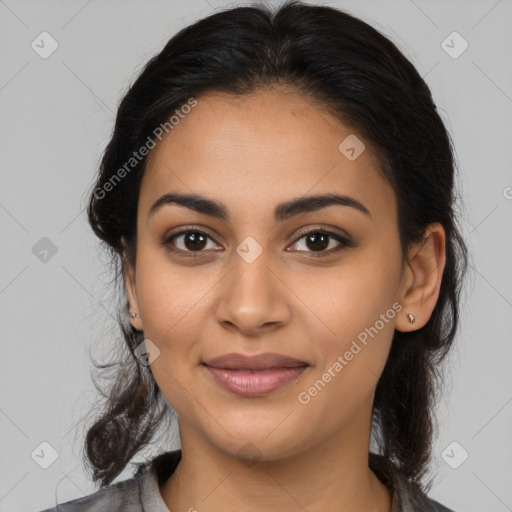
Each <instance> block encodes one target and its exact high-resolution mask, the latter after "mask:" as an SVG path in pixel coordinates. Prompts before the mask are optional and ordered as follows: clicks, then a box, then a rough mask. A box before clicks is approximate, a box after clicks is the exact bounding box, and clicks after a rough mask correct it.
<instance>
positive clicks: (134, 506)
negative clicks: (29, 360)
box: [41, 450, 453, 512]
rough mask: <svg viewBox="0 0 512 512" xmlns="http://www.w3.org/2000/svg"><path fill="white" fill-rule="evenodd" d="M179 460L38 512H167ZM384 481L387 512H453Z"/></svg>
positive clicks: (163, 457) (155, 463) (167, 456)
mask: <svg viewBox="0 0 512 512" xmlns="http://www.w3.org/2000/svg"><path fill="white" fill-rule="evenodd" d="M180 459H181V450H174V451H171V452H165V453H163V454H160V455H158V456H157V457H155V458H154V459H152V460H150V461H148V462H145V463H141V464H139V466H138V469H137V471H136V473H135V475H134V476H133V477H132V478H130V479H127V480H123V481H121V482H117V483H115V484H111V485H110V486H107V487H104V488H102V489H100V490H99V491H96V492H94V493H92V494H89V495H87V496H84V497H82V498H78V499H75V500H72V501H68V502H66V503H63V504H61V505H57V506H55V507H54V508H49V509H46V510H43V511H41V512H170V510H169V509H168V508H167V505H166V504H165V502H164V500H163V499H162V496H161V494H160V489H159V484H161V483H163V482H165V481H166V480H167V479H168V478H169V476H170V475H171V474H172V473H173V472H174V470H175V469H176V467H177V466H178V463H179V461H180ZM377 476H379V478H381V479H382V477H385V475H381V474H378V475H377ZM387 477H388V478H387V481H388V482H390V483H391V486H390V490H391V491H392V505H391V512H453V510H450V509H448V508H446V507H444V506H443V505H441V504H440V503H438V502H437V501H434V500H432V499H430V498H428V497H427V496H426V495H425V494H423V493H422V492H420V491H416V492H415V491H412V490H411V488H410V486H409V485H407V483H406V482H405V481H404V480H403V479H402V478H400V477H398V476H397V475H394V476H390V475H387ZM384 479H385V478H384ZM198 510H199V508H198Z"/></svg>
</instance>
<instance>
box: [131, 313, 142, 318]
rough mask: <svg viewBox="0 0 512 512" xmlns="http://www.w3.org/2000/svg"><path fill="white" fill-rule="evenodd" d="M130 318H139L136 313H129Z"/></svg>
mask: <svg viewBox="0 0 512 512" xmlns="http://www.w3.org/2000/svg"><path fill="white" fill-rule="evenodd" d="M130 318H140V315H139V314H138V313H130Z"/></svg>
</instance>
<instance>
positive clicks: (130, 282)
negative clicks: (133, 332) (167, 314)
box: [122, 238, 143, 331]
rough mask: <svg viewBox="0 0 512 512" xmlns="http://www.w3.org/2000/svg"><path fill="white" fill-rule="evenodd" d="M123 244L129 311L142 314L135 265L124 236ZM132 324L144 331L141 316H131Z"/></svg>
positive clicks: (123, 267) (124, 273) (123, 266)
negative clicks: (129, 256) (131, 259)
mask: <svg viewBox="0 0 512 512" xmlns="http://www.w3.org/2000/svg"><path fill="white" fill-rule="evenodd" d="M122 244H123V247H124V250H123V265H122V269H123V270H122V272H123V281H124V286H125V290H126V298H127V299H128V304H127V305H128V312H129V314H130V313H137V314H138V315H140V314H141V313H140V308H139V301H138V299H137V287H136V282H135V269H134V268H133V265H132V264H131V262H130V260H129V258H128V256H127V249H126V242H125V240H124V238H123V239H122ZM130 324H131V325H132V326H133V327H134V328H135V329H137V330H138V331H142V330H143V329H142V319H141V318H140V316H138V317H135V318H131V317H130Z"/></svg>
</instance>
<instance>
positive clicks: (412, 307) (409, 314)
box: [395, 222, 446, 332]
mask: <svg viewBox="0 0 512 512" xmlns="http://www.w3.org/2000/svg"><path fill="white" fill-rule="evenodd" d="M445 239H446V235H445V231H444V228H443V226H442V225H441V224H440V223H438V222H436V223H432V224H430V225H429V226H428V228H427V229H426V231H425V236H424V238H423V240H422V241H421V242H420V243H417V244H414V245H413V246H411V248H410V250H409V254H408V259H407V262H406V263H405V270H404V273H403V278H402V286H401V292H400V293H401V295H400V297H399V301H400V303H401V304H402V306H403V309H402V313H401V314H400V315H399V316H398V317H397V319H396V321H395V329H396V330H398V331H402V332H408V331H412V330H416V329H420V328H421V327H423V326H424V325H425V324H426V323H427V322H428V320H429V319H430V317H431V315H432V311H433V310H434V307H435V305H436V303H437V299H438V297H439V291H440V289H441V283H442V277H443V271H444V268H445V264H446V253H445Z"/></svg>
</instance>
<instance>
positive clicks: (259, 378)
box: [203, 364, 308, 397]
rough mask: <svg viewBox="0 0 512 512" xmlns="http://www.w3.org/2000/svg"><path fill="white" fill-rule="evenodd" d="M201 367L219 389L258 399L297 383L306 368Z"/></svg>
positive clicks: (301, 366) (306, 366)
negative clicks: (294, 382)
mask: <svg viewBox="0 0 512 512" xmlns="http://www.w3.org/2000/svg"><path fill="white" fill-rule="evenodd" d="M203 366H204V367H205V368H206V370H207V371H208V372H209V374H210V375H211V376H212V377H213V380H214V382H216V383H217V384H218V385H219V386H220V387H221V388H223V389H225V390H227V391H229V392H231V393H233V394H235V395H238V396H243V397H258V396H263V395H267V394H269V393H272V392H273V391H277V390H278V389H280V388H282V387H284V386H286V385H287V384H290V383H291V382H293V381H297V379H298V378H299V377H300V376H301V375H302V373H303V372H304V371H305V370H306V368H308V365H307V364H302V365H300V366H288V367H283V366H282V367H275V366H274V367H270V368H264V369H252V368H238V369H237V368H216V367H213V366H208V365H205V364H203Z"/></svg>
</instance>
